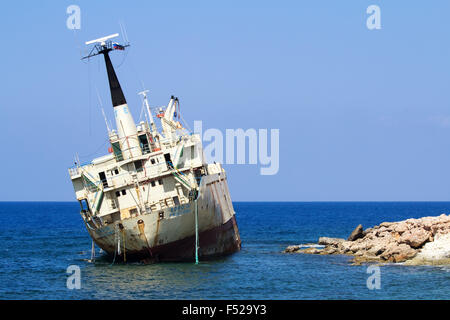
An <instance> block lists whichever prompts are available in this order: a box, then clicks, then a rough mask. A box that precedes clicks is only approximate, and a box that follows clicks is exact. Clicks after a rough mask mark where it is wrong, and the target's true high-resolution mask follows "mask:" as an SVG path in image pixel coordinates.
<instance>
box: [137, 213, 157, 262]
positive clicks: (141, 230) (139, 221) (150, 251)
mask: <svg viewBox="0 0 450 320" xmlns="http://www.w3.org/2000/svg"><path fill="white" fill-rule="evenodd" d="M137 225H138V228H139V233H140V234H141V237H142V238H143V239H144V240H145V243H146V244H147V249H148V252H149V253H150V257H153V253H152V249H150V245H149V244H148V240H147V236H146V235H145V232H144V227H145V224H144V221H143V220H142V219H139V220H138V222H137Z"/></svg>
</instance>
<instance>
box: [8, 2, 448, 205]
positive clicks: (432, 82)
mask: <svg viewBox="0 0 450 320" xmlns="http://www.w3.org/2000/svg"><path fill="white" fill-rule="evenodd" d="M243 3H245V4H243ZM71 4H76V5H79V6H80V8H81V30H79V31H77V32H76V33H74V32H73V31H72V30H68V29H67V28H66V19H67V17H68V15H67V14H66V8H67V6H69V5H71ZM371 4H376V5H379V6H380V8H381V25H382V29H381V30H372V31H371V30H368V29H367V27H366V19H367V17H368V15H367V14H366V8H367V7H368V6H369V5H371ZM449 12H450V2H449V1H432V2H426V1H377V0H371V1H363V0H360V1H335V0H334V1H331V0H330V1H261V0H259V1H170V5H169V2H164V3H163V2H162V1H158V2H156V1H76V0H74V1H8V2H4V3H2V10H1V19H0V26H1V30H2V42H3V48H2V52H1V72H2V76H1V78H0V87H1V89H0V101H1V102H0V108H1V109H0V110H1V117H0V132H1V135H0V144H1V147H2V151H1V155H2V157H1V160H0V163H1V170H0V181H1V182H0V200H61V201H72V200H75V196H74V194H73V189H72V185H71V182H70V179H69V176H68V173H67V168H68V167H69V166H71V165H72V163H73V155H74V154H75V152H78V153H79V154H80V157H82V158H83V159H82V160H89V159H91V158H92V157H94V156H99V155H102V154H105V153H106V152H107V146H103V147H102V145H103V144H104V142H105V139H106V130H105V126H104V123H103V118H102V116H101V112H100V109H99V107H98V103H97V98H96V93H95V87H94V86H97V87H98V90H99V91H100V95H101V97H102V99H103V103H104V105H105V109H106V112H107V114H108V117H109V118H111V119H112V117H113V115H112V107H111V102H110V99H109V92H108V89H107V86H106V85H107V82H106V81H107V80H106V76H105V69H104V65H103V61H102V60H101V59H97V61H92V62H91V63H90V65H87V64H84V63H83V62H81V61H80V59H79V58H80V48H82V47H84V46H83V43H84V41H87V40H91V39H93V38H97V37H100V36H103V35H107V34H111V33H114V32H120V29H119V24H118V21H119V20H120V19H121V20H123V21H124V23H125V25H126V28H127V31H128V37H129V39H130V41H131V43H132V47H131V48H130V50H129V52H128V55H127V56H126V59H125V60H124V62H123V63H122V61H123V57H124V56H123V55H120V54H115V55H114V57H113V62H114V63H115V65H116V66H117V67H118V68H117V73H118V76H119V80H120V81H121V84H122V86H123V88H124V91H125V95H126V97H127V100H128V103H129V105H130V109H131V110H132V113H133V114H134V117H135V119H137V118H138V117H139V111H140V106H141V105H140V100H139V97H138V96H137V94H136V92H137V91H138V90H140V89H141V86H140V82H139V81H140V80H142V81H143V82H144V83H145V86H146V87H147V88H148V89H150V90H151V98H150V103H151V104H152V105H161V104H166V103H167V101H168V98H169V96H170V95H171V94H175V95H177V96H178V97H180V99H181V105H182V111H183V114H184V117H185V118H186V120H188V121H189V122H190V125H191V126H192V123H193V121H194V120H203V123H204V129H207V128H219V129H221V130H223V131H225V129H226V128H268V129H270V128H278V129H280V170H279V173H278V174H277V175H274V176H261V175H259V167H257V166H254V165H244V166H243V165H228V166H225V168H226V169H227V170H228V177H229V185H230V189H231V193H232V198H233V200H236V201H245V200H249V201H251V200H256V201H265V200H292V201H334V200H338V201H341V200H342V201H352V200H355V201H360V200H361V201H366V200H367V201H371V200H388V201H395V200H446V201H448V200H450V90H449V89H450V83H449V79H450V19H449V18H448V15H449ZM121 63H122V64H121ZM119 65H120V66H119ZM83 156H84V157H83Z"/></svg>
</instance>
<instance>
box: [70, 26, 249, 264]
mask: <svg viewBox="0 0 450 320" xmlns="http://www.w3.org/2000/svg"><path fill="white" fill-rule="evenodd" d="M114 36H117V34H116V35H112V36H108V37H104V38H101V39H97V40H93V41H90V42H87V44H92V43H95V44H96V45H95V47H94V48H93V50H92V51H91V54H90V55H89V56H88V58H90V57H93V56H96V55H103V56H104V59H105V64H106V70H107V74H108V80H109V86H110V91H111V99H112V104H113V108H114V116H115V120H116V129H115V130H110V128H108V132H109V142H110V148H109V151H110V153H109V154H108V155H105V156H102V157H99V158H96V159H93V160H92V161H91V162H90V163H89V164H86V165H80V163H79V161H77V163H76V165H75V166H74V167H72V168H70V169H69V173H70V177H71V180H72V183H73V186H74V189H75V194H76V198H77V200H78V201H79V203H80V206H81V216H82V218H83V220H84V222H85V224H86V228H87V230H88V232H89V234H90V235H91V237H92V239H93V241H94V242H95V243H96V244H97V245H98V246H99V247H100V248H102V249H103V250H105V251H106V252H107V253H108V254H109V255H111V256H114V258H115V259H123V260H127V259H141V260H148V261H180V260H193V259H197V261H198V259H199V258H208V257H213V256H218V255H223V254H229V253H233V252H235V251H238V250H239V249H240V245H241V242H240V238H239V231H238V228H237V224H236V219H235V212H234V209H233V204H232V202H231V198H230V194H229V190H228V184H227V177H226V173H225V170H224V169H223V168H222V166H221V165H220V164H219V163H214V164H208V163H206V162H205V161H204V157H203V151H202V143H201V138H200V136H199V135H197V134H191V133H189V132H188V131H187V130H186V129H184V128H183V126H182V125H181V123H180V122H179V121H177V119H176V116H179V99H178V98H176V97H174V96H172V97H171V98H170V101H169V103H168V105H167V106H165V107H161V108H159V110H158V113H157V114H156V115H155V116H156V118H157V119H159V121H161V130H158V129H157V127H156V124H155V122H154V117H153V114H152V112H151V108H150V106H149V104H148V100H147V91H143V92H140V94H141V95H142V97H143V103H144V107H145V110H146V112H147V117H148V121H142V122H140V123H139V124H137V125H136V124H135V122H134V119H133V117H132V115H131V112H130V110H129V107H128V105H127V102H126V99H125V96H124V94H123V92H122V89H121V86H120V83H119V81H118V79H117V76H116V73H115V71H114V67H113V65H112V63H111V60H110V58H109V52H111V51H112V50H114V49H120V50H123V49H125V47H127V46H128V45H125V46H122V45H119V44H117V43H113V42H111V40H109V39H111V38H112V37H114Z"/></svg>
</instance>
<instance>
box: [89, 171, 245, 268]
mask: <svg viewBox="0 0 450 320" xmlns="http://www.w3.org/2000/svg"><path fill="white" fill-rule="evenodd" d="M208 180H209V181H210V182H209V183H207V181H204V186H203V188H202V192H201V195H200V196H199V198H198V199H197V203H195V202H190V203H186V204H182V205H179V206H176V207H172V208H166V209H164V210H161V211H158V212H152V213H147V214H141V215H137V216H136V217H131V218H128V219H124V220H120V221H117V222H116V223H114V224H111V225H107V226H104V227H101V228H98V229H93V228H92V227H90V226H89V225H88V224H86V227H87V230H88V232H89V234H90V235H91V237H92V239H93V240H94V242H95V243H96V244H97V245H98V246H99V247H100V248H102V249H103V250H104V251H105V252H106V253H107V254H108V255H110V256H111V257H112V258H113V259H114V260H115V261H124V260H125V261H136V260H137V261H144V262H159V261H160V262H163V261H193V260H195V250H196V238H197V234H198V240H199V246H198V258H199V259H200V260H205V259H212V258H216V257H219V256H224V255H229V254H232V253H234V252H237V251H239V250H240V248H241V240H240V236H239V230H238V226H237V222H236V217H235V213H234V210H233V206H232V203H231V201H230V198H229V196H228V197H227V195H229V193H228V187H227V184H226V180H225V179H220V178H219V177H210V178H209V179H208ZM196 215H197V217H196ZM196 221H197V222H196Z"/></svg>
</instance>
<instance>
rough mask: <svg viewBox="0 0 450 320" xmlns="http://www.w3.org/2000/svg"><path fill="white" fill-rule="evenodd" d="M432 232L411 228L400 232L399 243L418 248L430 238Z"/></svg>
mask: <svg viewBox="0 0 450 320" xmlns="http://www.w3.org/2000/svg"><path fill="white" fill-rule="evenodd" d="M431 237H432V233H431V232H429V231H426V230H425V229H422V228H413V229H410V230H408V231H406V232H404V233H403V234H402V236H401V237H400V239H399V243H405V244H408V245H409V246H410V247H412V248H416V249H417V248H420V247H422V246H423V245H424V244H425V243H426V242H428V241H429V240H430V238H431Z"/></svg>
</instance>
